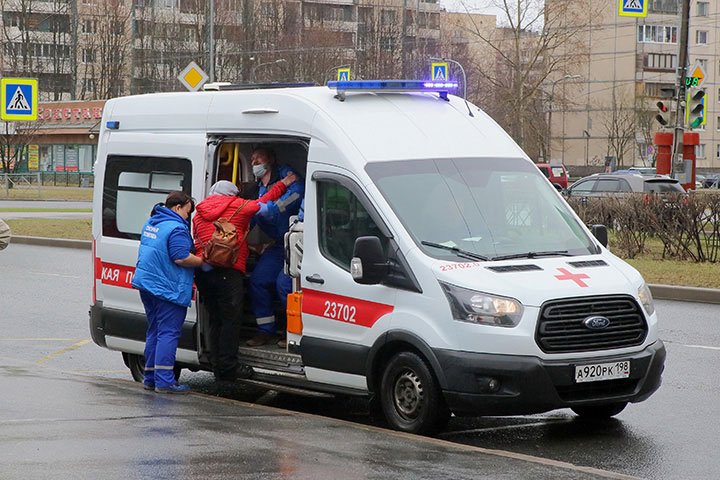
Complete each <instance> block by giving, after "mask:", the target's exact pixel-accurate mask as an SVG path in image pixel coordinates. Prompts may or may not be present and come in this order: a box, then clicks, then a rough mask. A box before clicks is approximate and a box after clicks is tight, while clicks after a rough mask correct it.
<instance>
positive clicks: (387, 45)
mask: <svg viewBox="0 0 720 480" xmlns="http://www.w3.org/2000/svg"><path fill="white" fill-rule="evenodd" d="M380 48H381V49H382V50H387V51H393V50H394V49H395V39H394V38H392V37H381V38H380Z"/></svg>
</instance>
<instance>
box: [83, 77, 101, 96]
mask: <svg viewBox="0 0 720 480" xmlns="http://www.w3.org/2000/svg"><path fill="white" fill-rule="evenodd" d="M96 86H97V82H96V81H95V79H94V78H83V81H82V89H83V92H86V93H94V92H95V88H96Z"/></svg>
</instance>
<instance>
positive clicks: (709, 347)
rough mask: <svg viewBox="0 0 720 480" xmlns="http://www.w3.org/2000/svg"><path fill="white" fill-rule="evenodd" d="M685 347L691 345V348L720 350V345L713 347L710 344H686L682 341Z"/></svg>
mask: <svg viewBox="0 0 720 480" xmlns="http://www.w3.org/2000/svg"><path fill="white" fill-rule="evenodd" d="M680 345H682V346H683V347H689V348H704V349H705V350H720V347H711V346H709V345H685V344H683V343H681V344H680Z"/></svg>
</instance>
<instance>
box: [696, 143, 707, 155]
mask: <svg viewBox="0 0 720 480" xmlns="http://www.w3.org/2000/svg"><path fill="white" fill-rule="evenodd" d="M695 157H697V158H705V144H704V143H701V144H700V145H696V146H695Z"/></svg>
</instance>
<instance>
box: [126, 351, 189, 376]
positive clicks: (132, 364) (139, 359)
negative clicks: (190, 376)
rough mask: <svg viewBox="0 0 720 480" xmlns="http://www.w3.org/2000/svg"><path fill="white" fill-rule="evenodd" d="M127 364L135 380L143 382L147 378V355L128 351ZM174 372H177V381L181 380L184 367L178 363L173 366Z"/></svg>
mask: <svg viewBox="0 0 720 480" xmlns="http://www.w3.org/2000/svg"><path fill="white" fill-rule="evenodd" d="M127 366H128V368H129V369H130V374H131V375H132V377H133V380H135V381H136V382H140V383H142V381H143V380H144V379H145V357H144V356H142V355H136V354H134V353H128V354H127ZM173 373H174V374H175V381H177V380H180V374H181V373H182V368H180V367H178V366H177V365H176V366H175V368H173Z"/></svg>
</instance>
